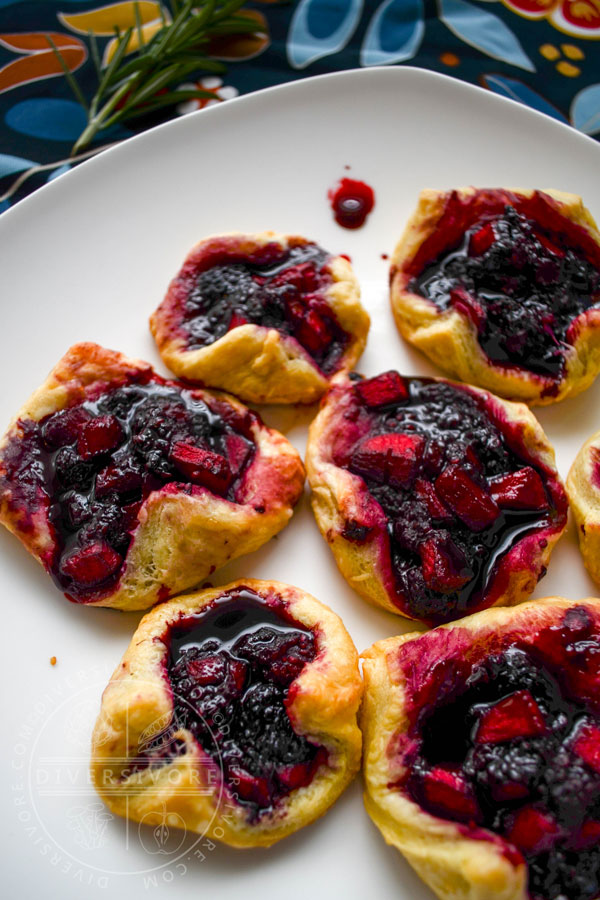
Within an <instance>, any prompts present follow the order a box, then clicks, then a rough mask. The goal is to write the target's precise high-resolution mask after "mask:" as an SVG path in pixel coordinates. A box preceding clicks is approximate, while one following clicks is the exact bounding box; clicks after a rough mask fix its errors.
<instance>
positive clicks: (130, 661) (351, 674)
mask: <svg viewBox="0 0 600 900" xmlns="http://www.w3.org/2000/svg"><path fill="white" fill-rule="evenodd" d="M237 588H248V589H249V590H251V591H253V592H255V593H257V594H258V595H259V596H261V597H264V598H265V599H267V600H268V599H269V598H273V597H275V598H277V599H278V601H281V602H282V603H283V605H284V607H285V609H286V610H287V612H288V613H289V614H291V616H293V619H294V620H295V621H296V622H298V623H299V624H300V625H302V626H304V627H306V628H308V629H311V630H313V633H314V634H315V637H316V639H317V654H316V656H315V658H314V660H313V661H312V662H309V663H307V664H306V665H305V666H304V668H303V669H302V671H301V673H300V675H299V677H298V678H297V679H296V680H295V681H294V682H293V683H292V687H293V692H291V691H290V692H289V693H288V700H289V701H290V702H289V706H288V707H287V709H288V715H289V717H290V719H291V721H292V724H293V727H294V730H295V731H296V732H297V733H299V734H302V735H305V736H306V737H307V738H309V739H310V740H311V741H313V742H314V743H317V744H320V745H322V746H324V747H325V748H326V750H327V751H328V759H327V762H326V763H325V764H323V765H321V766H320V767H319V768H318V769H317V771H316V773H315V774H314V776H313V779H312V781H311V782H310V783H309V784H308V785H306V786H304V787H300V788H296V789H295V790H292V791H291V792H290V793H289V794H287V796H284V797H283V798H282V799H280V800H279V801H277V803H276V804H275V806H274V807H273V808H271V809H270V810H267V811H265V812H264V813H263V814H262V815H260V816H259V817H258V818H257V819H255V820H252V819H251V818H250V817H249V816H248V813H247V810H246V809H245V808H244V807H243V806H242V805H241V804H240V803H238V802H236V799H235V797H234V795H233V794H232V793H231V791H230V789H229V788H228V787H227V785H224V784H223V783H222V781H220V780H219V778H216V779H215V777H214V772H213V774H212V775H211V774H210V770H209V768H208V767H207V766H206V765H205V764H203V762H204V763H205V760H206V757H205V756H204V754H203V752H202V749H201V748H200V745H199V744H198V743H197V742H196V740H195V739H194V737H193V735H192V734H191V732H189V731H188V730H186V729H180V730H178V731H176V732H175V733H174V738H176V739H178V740H179V741H181V742H183V743H184V744H185V752H184V753H183V754H182V755H180V756H177V757H176V758H174V759H171V760H169V761H167V762H165V763H164V765H162V766H160V767H158V768H157V767H153V768H146V769H142V770H139V771H137V772H135V771H134V772H132V771H131V766H132V762H133V760H134V759H135V757H136V756H137V754H138V747H139V745H140V744H141V743H143V742H144V736H147V735H148V733H149V731H150V732H151V730H152V728H153V727H154V726H155V723H157V722H159V723H160V728H161V729H162V728H166V727H167V726H168V723H169V722H170V721H171V718H172V714H173V702H172V694H171V690H170V687H169V682H168V678H167V676H166V672H165V662H166V658H167V654H168V649H167V646H166V645H165V643H164V641H163V639H164V636H165V633H166V632H167V631H168V628H169V626H170V625H172V624H174V623H176V622H177V621H178V619H180V618H181V617H183V616H188V615H193V614H196V613H199V612H200V611H201V610H202V609H204V608H206V607H207V606H209V605H210V604H211V603H212V601H214V600H215V599H216V598H219V597H221V596H223V595H224V594H226V593H229V592H231V591H234V590H236V589H237ZM361 697H362V680H361V677H360V674H359V670H358V656H357V653H356V649H355V647H354V644H353V643H352V640H351V638H350V636H349V635H348V633H347V631H346V629H345V628H344V626H343V623H342V621H341V619H340V618H339V617H338V616H337V615H336V614H335V613H333V612H332V611H331V610H330V609H329V608H328V607H327V606H325V605H324V604H322V603H320V602H319V601H318V600H316V599H315V598H314V597H312V596H311V595H310V594H306V593H305V592H303V591H301V590H300V589H298V588H295V587H291V586H289V585H285V584H280V583H278V582H273V581H258V580H254V579H244V580H243V581H237V582H234V583H233V584H229V585H226V586H224V587H219V588H214V589H210V590H204V591H200V592H198V593H193V594H186V595H182V596H180V597H176V598H175V599H173V600H170V601H168V602H167V603H163V604H161V605H160V606H158V607H156V609H154V610H152V611H151V612H149V613H148V614H147V615H146V616H144V618H143V619H142V621H141V623H140V625H139V627H138V629H137V631H136V633H135V634H134V636H133V638H132V640H131V643H130V645H129V648H128V650H127V651H126V653H125V655H124V657H123V660H122V662H121V663H120V664H119V665H118V666H117V668H116V669H115V672H114V674H113V676H112V678H111V681H110V683H109V685H108V687H107V688H106V690H105V691H104V694H103V698H102V707H101V710H100V715H99V717H98V720H97V722H96V726H95V729H94V733H93V738H92V762H91V774H92V779H93V783H94V785H95V787H96V790H97V791H98V793H99V794H100V796H101V797H102V799H103V800H104V802H105V803H106V804H107V806H108V807H109V809H110V810H111V811H112V812H114V813H116V814H117V815H120V816H123V817H126V818H129V819H132V820H133V821H136V822H140V821H142V820H143V821H144V822H145V823H147V824H150V825H152V824H159V823H161V822H163V821H164V817H165V814H166V818H167V822H169V821H170V820H169V816H170V815H171V817H172V820H173V823H174V824H180V823H181V820H183V823H184V824H185V827H186V829H188V830H189V831H193V832H197V833H199V834H206V836H207V837H211V838H216V839H218V840H220V841H223V842H224V843H226V844H229V845H231V846H234V847H258V846H262V847H268V846H270V845H271V844H274V843H275V842H276V841H279V840H281V838H284V837H286V836H287V835H290V834H292V833H293V832H295V831H297V830H298V829H300V828H302V827H303V826H304V825H308V824H309V823H310V822H313V821H314V820H315V819H317V818H318V817H319V816H321V815H322V814H323V813H324V812H326V810H327V809H328V808H329V807H330V806H331V805H332V804H333V803H334V802H335V800H336V799H337V798H338V796H339V795H340V794H341V793H342V791H343V790H344V789H345V788H346V786H347V785H348V784H349V783H350V781H351V780H352V778H353V777H354V775H355V774H356V772H357V771H358V769H359V766H360V758H361V745H362V739H361V733H360V730H359V728H358V725H357V712H358V707H359V704H360V700H361Z"/></svg>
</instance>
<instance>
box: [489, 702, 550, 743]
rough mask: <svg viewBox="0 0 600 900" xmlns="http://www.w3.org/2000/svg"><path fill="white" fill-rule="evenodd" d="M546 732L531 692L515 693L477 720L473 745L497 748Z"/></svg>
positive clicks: (544, 723) (542, 718)
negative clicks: (477, 724) (498, 745)
mask: <svg viewBox="0 0 600 900" xmlns="http://www.w3.org/2000/svg"><path fill="white" fill-rule="evenodd" d="M545 731H546V722H545V721H544V717H543V716H542V713H541V712H540V708H539V706H538V705H537V703H536V702H535V700H534V699H533V697H532V696H531V694H530V692H529V691H526V690H525V691H516V692H515V693H514V694H511V695H510V696H509V697H505V698H504V700H500V702H499V703H496V704H495V705H494V706H492V707H491V709H488V711H487V712H486V713H484V715H483V716H482V717H481V719H480V720H479V726H478V728H477V733H476V735H475V743H476V744H498V743H500V741H510V740H512V739H513V738H522V737H533V736H534V735H536V734H544V733H545Z"/></svg>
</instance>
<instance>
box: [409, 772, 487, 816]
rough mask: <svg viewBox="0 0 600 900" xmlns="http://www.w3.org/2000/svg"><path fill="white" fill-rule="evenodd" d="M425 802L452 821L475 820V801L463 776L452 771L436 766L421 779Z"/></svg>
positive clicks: (476, 813) (477, 812) (476, 809)
mask: <svg viewBox="0 0 600 900" xmlns="http://www.w3.org/2000/svg"><path fill="white" fill-rule="evenodd" d="M423 794H424V796H425V800H426V801H427V803H428V804H430V805H431V806H432V807H435V808H436V810H438V811H440V812H442V813H443V814H444V815H448V816H451V817H452V818H453V819H460V820H463V821H464V820H470V819H476V818H477V817H478V814H479V810H478V808H477V801H476V800H475V797H474V796H473V792H472V790H471V787H470V785H469V784H468V782H467V780H466V779H465V777H464V775H463V774H462V773H461V772H459V771H456V770H453V769H445V768H443V767H442V766H436V767H435V768H434V769H432V770H431V771H430V772H427V774H426V775H425V777H424V779H423Z"/></svg>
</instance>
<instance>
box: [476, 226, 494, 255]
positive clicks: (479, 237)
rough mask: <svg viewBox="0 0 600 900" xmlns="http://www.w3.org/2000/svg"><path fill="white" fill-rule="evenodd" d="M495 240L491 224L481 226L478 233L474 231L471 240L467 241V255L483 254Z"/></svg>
mask: <svg viewBox="0 0 600 900" xmlns="http://www.w3.org/2000/svg"><path fill="white" fill-rule="evenodd" d="M495 240H496V235H495V234H494V226H493V225H492V223H491V222H488V223H487V224H486V225H483V226H482V227H481V228H480V229H479V231H476V232H475V234H472V235H471V240H470V241H469V255H470V256H481V255H482V253H485V251H486V250H489V249H490V247H491V246H492V244H493V243H494V241H495Z"/></svg>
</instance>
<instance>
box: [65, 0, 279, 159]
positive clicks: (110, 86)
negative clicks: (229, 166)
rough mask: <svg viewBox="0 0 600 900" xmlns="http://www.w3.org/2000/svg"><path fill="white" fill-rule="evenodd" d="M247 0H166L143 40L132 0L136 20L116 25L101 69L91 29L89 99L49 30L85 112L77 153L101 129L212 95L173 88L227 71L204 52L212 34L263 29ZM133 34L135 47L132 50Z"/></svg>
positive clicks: (138, 13) (245, 32)
mask: <svg viewBox="0 0 600 900" xmlns="http://www.w3.org/2000/svg"><path fill="white" fill-rule="evenodd" d="M244 2H245V0H168V4H169V12H170V15H171V18H172V21H171V22H168V20H167V16H166V14H165V9H163V8H162V6H161V11H160V16H161V27H160V28H159V29H158V30H157V31H156V32H155V33H154V34H153V35H152V37H150V38H149V39H148V40H147V41H146V39H145V36H144V30H143V21H142V17H141V12H140V7H139V3H138V0H136V2H135V3H134V15H135V25H133V26H131V27H129V28H127V30H126V31H124V32H121V31H120V30H119V29H118V28H115V41H116V46H115V50H114V53H113V56H112V58H111V60H110V62H109V64H108V65H107V66H106V67H105V68H104V69H102V64H101V61H100V52H99V49H98V44H97V39H96V37H95V35H93V34H92V33H90V34H89V36H88V40H89V44H90V56H91V59H92V62H93V64H94V68H95V70H96V75H97V78H98V86H97V88H96V92H95V94H94V96H93V97H92V99H91V101H90V103H89V104H88V102H87V101H86V98H85V96H84V94H83V91H82V90H81V87H80V85H79V83H78V82H77V80H76V78H75V76H74V75H73V73H72V72H71V71H70V70H69V68H68V66H67V65H66V63H65V60H64V59H63V57H62V55H61V53H60V51H59V50H58V48H57V47H56V46H55V44H54V43H53V41H52V39H51V37H50V36H49V35H47V40H48V43H49V44H50V46H51V47H52V50H53V51H54V53H55V55H56V56H57V58H58V59H59V60H60V64H61V67H62V69H63V71H64V73H65V77H66V78H67V81H68V83H69V85H70V87H71V90H72V91H73V94H74V95H75V97H76V99H77V101H78V102H79V103H80V104H81V105H82V106H83V108H84V109H85V110H86V113H87V124H86V127H85V129H84V131H83V132H82V134H81V135H80V137H79V138H78V140H77V141H76V143H75V145H74V147H73V151H72V153H73V154H76V153H80V152H81V151H82V150H85V148H86V147H88V146H89V144H90V143H91V142H92V141H93V140H94V138H95V137H96V135H97V134H98V132H99V131H101V130H102V129H104V128H108V127H110V126H111V125H116V124H118V123H120V122H126V121H128V120H129V119H136V118H139V117H140V116H145V115H148V114H149V113H151V112H154V111H156V110H159V109H162V108H164V107H167V106H173V105H175V104H177V103H180V102H182V101H183V100H185V99H191V98H201V97H206V96H213V95H212V94H210V93H207V92H206V91H202V90H200V89H198V90H195V89H194V90H191V91H190V90H177V88H178V85H179V84H181V83H182V82H183V81H185V80H189V79H190V78H191V79H193V80H195V79H197V78H198V77H200V75H201V73H202V72H211V73H212V72H217V73H222V72H223V71H225V66H224V65H223V63H221V62H220V61H218V60H216V59H213V58H211V57H210V56H209V55H207V53H206V49H207V47H208V45H209V42H210V39H211V38H212V37H217V36H222V35H227V34H240V35H242V34H256V35H259V34H262V32H263V29H264V26H262V25H261V23H260V22H258V21H256V20H254V19H253V18H252V17H249V16H246V15H244V14H243V12H242V13H241V14H240V10H241V8H242V6H243V4H244ZM134 33H135V34H136V37H137V42H138V44H139V46H138V47H137V48H136V50H135V51H131V49H130V41H131V38H132V35H133V34H134Z"/></svg>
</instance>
